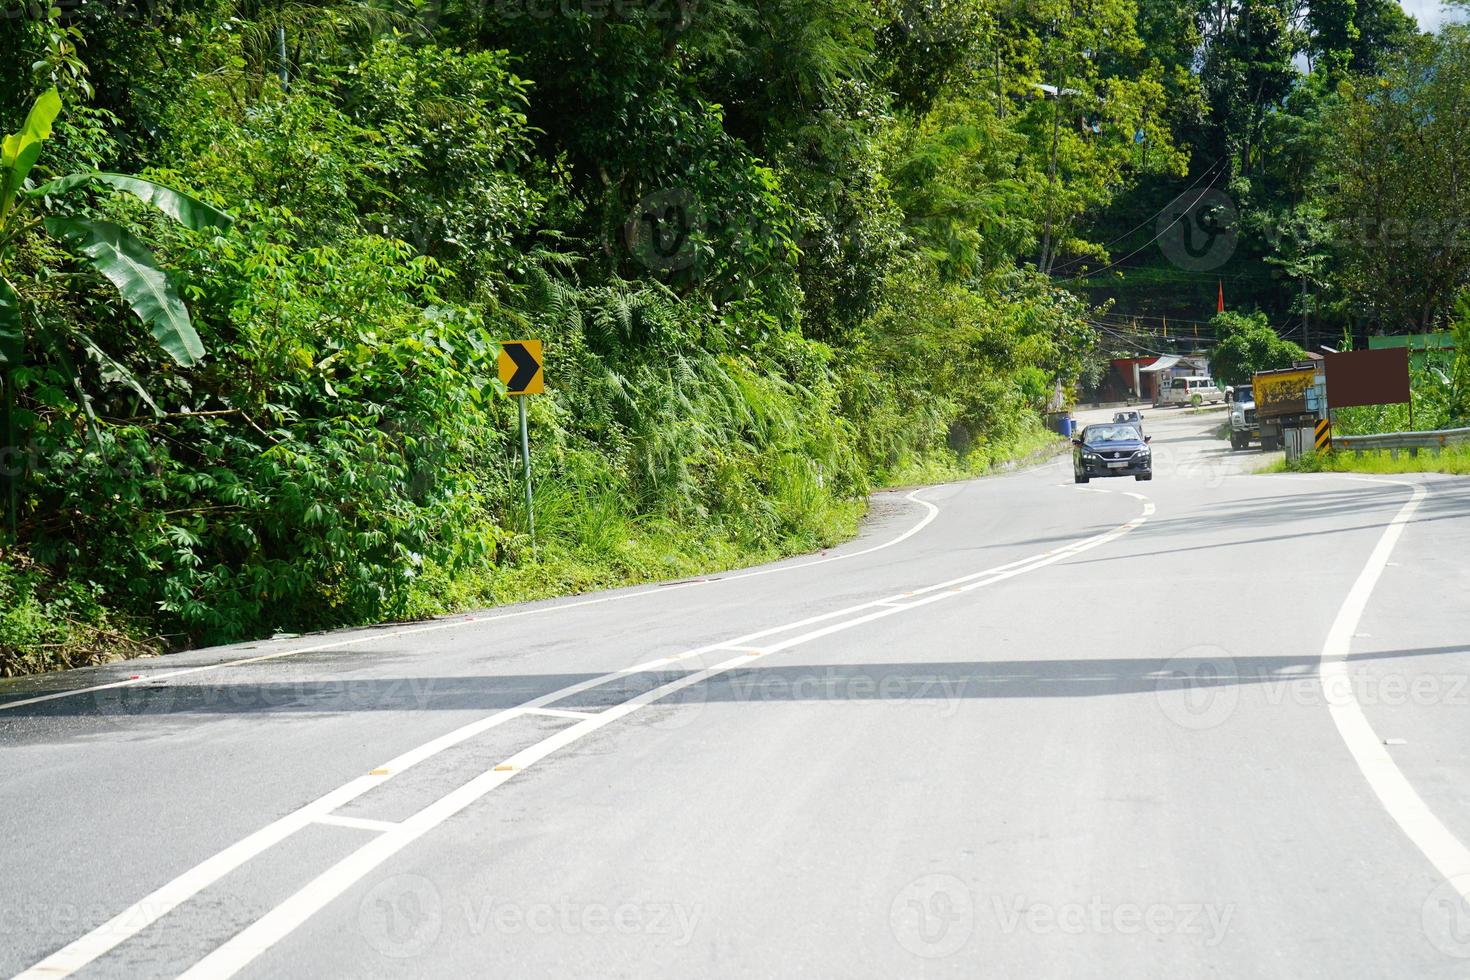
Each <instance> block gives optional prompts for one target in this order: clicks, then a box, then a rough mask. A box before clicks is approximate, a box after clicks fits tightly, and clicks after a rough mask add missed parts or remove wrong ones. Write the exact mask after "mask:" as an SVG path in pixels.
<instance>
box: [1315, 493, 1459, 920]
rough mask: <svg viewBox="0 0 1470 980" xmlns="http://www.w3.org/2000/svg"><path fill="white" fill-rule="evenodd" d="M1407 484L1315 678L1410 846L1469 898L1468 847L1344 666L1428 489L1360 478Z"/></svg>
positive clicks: (1370, 782) (1340, 615) (1350, 747)
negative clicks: (1393, 749) (1374, 719)
mask: <svg viewBox="0 0 1470 980" xmlns="http://www.w3.org/2000/svg"><path fill="white" fill-rule="evenodd" d="M1359 482H1373V483H1384V484H1391V485H1394V486H1400V487H1408V488H1410V489H1411V490H1412V491H1413V493H1412V494H1411V495H1410V497H1409V500H1408V501H1407V502H1406V503H1405V504H1404V505H1403V507H1401V508H1400V509H1399V511H1398V513H1397V514H1395V515H1394V516H1393V519H1392V520H1390V521H1389V523H1388V526H1387V527H1386V528H1384V530H1383V534H1382V536H1381V537H1379V539H1378V544H1377V546H1376V547H1375V548H1374V549H1373V553H1372V554H1370V555H1369V556H1368V561H1367V563H1366V564H1365V565H1364V566H1363V570H1362V571H1361V572H1359V573H1358V577H1357V580H1356V581H1354V582H1353V585H1352V588H1351V589H1349V590H1348V594H1347V596H1346V597H1345V598H1344V599H1343V602H1342V606H1341V608H1339V609H1338V612H1337V616H1336V618H1335V619H1334V620H1333V622H1332V628H1331V629H1330V630H1329V631H1328V633H1327V640H1326V642H1325V643H1324V644H1323V645H1322V655H1321V658H1320V659H1319V661H1318V667H1317V672H1318V678H1319V680H1320V682H1321V685H1322V694H1323V696H1324V697H1325V699H1326V701H1327V707H1328V711H1329V712H1330V713H1331V715H1332V720H1333V722H1335V723H1336V725H1337V731H1338V733H1339V734H1340V735H1341V736H1342V740H1343V742H1344V743H1345V744H1346V746H1347V749H1348V752H1349V753H1351V754H1352V757H1353V761H1354V762H1356V763H1357V765H1358V769H1359V770H1360V771H1361V772H1362V773H1363V778H1364V779H1366V780H1367V781H1368V785H1369V787H1371V788H1372V790H1373V793H1374V795H1376V796H1377V797H1378V800H1379V802H1380V803H1382V804H1383V807H1384V809H1385V810H1387V811H1388V815H1389V816H1390V817H1392V818H1393V821H1394V822H1395V823H1396V824H1398V825H1399V829H1401V830H1402V831H1403V832H1404V834H1405V835H1407V836H1408V838H1409V840H1411V841H1413V843H1414V846H1415V847H1417V848H1418V849H1419V851H1420V852H1421V853H1422V854H1423V855H1424V856H1425V857H1426V858H1428V859H1429V862H1430V864H1432V865H1434V868H1435V870H1436V871H1438V872H1439V873H1440V874H1441V875H1443V876H1444V877H1445V879H1446V880H1447V881H1449V882H1450V883H1451V885H1452V887H1454V888H1455V890H1456V891H1458V892H1459V893H1460V895H1461V896H1462V897H1463V898H1464V899H1465V900H1466V901H1467V902H1470V848H1466V846H1465V844H1464V843H1463V842H1461V841H1460V839H1459V838H1457V837H1456V836H1455V835H1454V834H1453V833H1452V832H1451V831H1450V830H1449V828H1448V827H1446V826H1445V825H1444V824H1443V823H1442V822H1441V821H1440V819H1439V818H1438V817H1436V816H1435V815H1434V811H1432V810H1431V809H1430V808H1429V804H1427V803H1425V802H1424V798H1423V797H1422V796H1420V795H1419V793H1418V791H1417V790H1415V789H1414V787H1413V785H1412V784H1411V783H1410V782H1409V780H1408V777H1406V776H1405V775H1404V773H1403V771H1402V770H1401V769H1399V767H1398V765H1397V764H1396V763H1395V762H1394V761H1393V757H1392V756H1391V755H1389V753H1388V750H1387V749H1386V748H1385V747H1384V745H1383V739H1382V738H1380V737H1379V735H1378V733H1377V732H1375V731H1374V730H1373V726H1372V724H1370V723H1369V721H1368V717H1367V715H1365V714H1364V713H1363V708H1362V705H1361V704H1359V702H1358V699H1357V695H1356V694H1355V693H1354V691H1353V680H1352V676H1351V674H1349V672H1348V668H1347V658H1348V654H1349V652H1350V649H1351V647H1352V640H1353V633H1354V632H1355V631H1356V630H1357V626H1358V622H1359V621H1360V620H1361V619H1362V616H1363V612H1364V610H1365V609H1366V608H1367V606H1368V600H1369V598H1370V597H1371V596H1372V594H1373V588H1374V586H1376V585H1377V584H1378V579H1379V577H1380V576H1381V575H1382V574H1383V569H1384V567H1385V566H1386V565H1387V564H1388V558H1389V555H1390V554H1392V553H1393V549H1394V546H1395V545H1396V544H1397V543H1398V540H1399V538H1400V536H1402V534H1403V532H1404V527H1405V526H1406V525H1407V524H1408V523H1409V520H1410V518H1412V517H1413V516H1414V512H1415V511H1416V510H1418V509H1419V504H1420V503H1421V502H1422V501H1423V500H1424V498H1425V497H1426V496H1427V495H1428V493H1429V491H1428V488H1427V487H1425V486H1424V485H1423V484H1419V483H1408V482H1404V481H1399V480H1362V479H1361V478H1359Z"/></svg>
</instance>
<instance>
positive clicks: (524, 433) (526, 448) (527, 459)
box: [516, 395, 536, 549]
mask: <svg viewBox="0 0 1470 980" xmlns="http://www.w3.org/2000/svg"><path fill="white" fill-rule="evenodd" d="M516 405H517V406H519V407H520V410H521V462H522V463H523V464H524V466H525V472H526V529H527V530H528V531H529V532H530V534H531V547H532V548H533V549H534V548H535V547H536V506H535V504H533V503H532V498H531V435H530V432H529V431H528V430H527V429H526V396H525V395H517V396H516Z"/></svg>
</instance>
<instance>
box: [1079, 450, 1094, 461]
mask: <svg viewBox="0 0 1470 980" xmlns="http://www.w3.org/2000/svg"><path fill="white" fill-rule="evenodd" d="M1082 458H1083V459H1085V460H1087V461H1088V462H1089V463H1096V462H1097V460H1098V455H1097V453H1089V452H1086V451H1083V453H1082Z"/></svg>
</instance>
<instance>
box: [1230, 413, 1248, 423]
mask: <svg viewBox="0 0 1470 980" xmlns="http://www.w3.org/2000/svg"><path fill="white" fill-rule="evenodd" d="M1230 420H1231V421H1232V422H1244V421H1245V413H1244V412H1233V413H1232V414H1231V416H1230Z"/></svg>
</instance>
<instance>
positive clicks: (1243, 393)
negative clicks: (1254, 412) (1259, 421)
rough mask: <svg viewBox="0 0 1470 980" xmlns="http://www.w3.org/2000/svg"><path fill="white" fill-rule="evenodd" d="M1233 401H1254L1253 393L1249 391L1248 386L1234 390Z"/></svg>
mask: <svg viewBox="0 0 1470 980" xmlns="http://www.w3.org/2000/svg"><path fill="white" fill-rule="evenodd" d="M1235 400H1236V401H1238V402H1253V401H1255V400H1256V395H1255V392H1253V391H1251V388H1250V385H1245V386H1244V387H1241V388H1236V389H1235Z"/></svg>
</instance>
